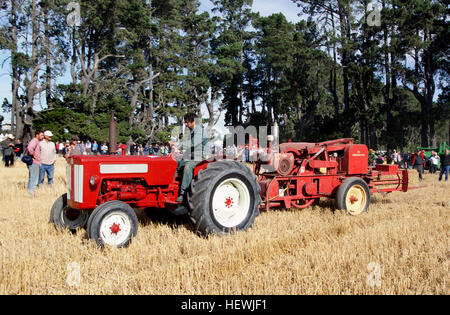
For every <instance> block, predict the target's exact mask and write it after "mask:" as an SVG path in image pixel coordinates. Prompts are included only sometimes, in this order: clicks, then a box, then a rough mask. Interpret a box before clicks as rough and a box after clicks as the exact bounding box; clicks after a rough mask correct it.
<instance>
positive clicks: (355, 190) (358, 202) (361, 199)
mask: <svg viewBox="0 0 450 315" xmlns="http://www.w3.org/2000/svg"><path fill="white" fill-rule="evenodd" d="M366 203H367V194H366V191H365V190H364V188H363V187H362V186H360V185H354V186H352V187H351V188H350V189H349V190H348V193H347V197H346V208H347V211H348V212H349V213H350V214H352V215H358V214H360V213H362V212H363V211H364V209H365V207H366Z"/></svg>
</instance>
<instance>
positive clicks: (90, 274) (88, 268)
mask: <svg viewBox="0 0 450 315" xmlns="http://www.w3.org/2000/svg"><path fill="white" fill-rule="evenodd" d="M27 180H28V170H27V168H26V166H25V164H23V163H22V162H20V161H17V162H16V166H15V167H14V168H9V169H7V168H5V167H4V166H3V164H2V165H1V166H0V201H1V207H0V294H152V295H158V294H164V295H172V294H182V295H184V294H196V295H199V294H230V295H234V294H248V295H253V294H258V295H259V294H263V295H278V294H286V295H291V294H293V295H298V294H448V293H449V282H448V281H449V277H448V274H449V273H448V267H449V257H450V250H449V242H448V241H449V223H450V221H449V214H450V182H438V175H432V174H428V172H427V174H425V175H424V181H423V183H422V184H423V185H425V186H426V187H425V188H423V189H419V190H411V191H409V192H407V193H402V192H394V193H392V194H388V195H387V196H386V197H383V196H381V195H379V194H376V195H373V196H372V202H371V206H370V208H369V211H368V212H367V213H364V214H362V215H361V216H358V217H352V216H349V215H347V214H345V213H342V212H340V211H336V210H335V209H334V203H333V201H332V200H321V202H320V205H319V206H314V207H310V208H307V209H305V210H302V211H299V210H283V211H271V212H262V213H261V215H260V216H259V217H258V218H257V219H256V221H255V224H254V226H253V228H252V229H250V230H248V231H245V232H238V233H236V234H234V235H230V236H226V237H218V236H212V237H209V238H202V237H199V236H197V235H196V234H195V232H194V231H193V230H192V228H191V226H190V224H189V223H188V222H187V221H186V220H183V219H180V218H173V217H172V216H171V215H168V214H166V213H164V212H160V213H155V216H154V217H153V218H147V217H145V215H143V214H142V213H140V212H138V217H139V219H140V221H139V228H138V235H137V237H136V238H135V239H134V240H133V242H132V243H131V245H130V246H129V247H128V248H126V249H114V248H105V249H104V250H99V249H97V247H96V245H95V244H94V243H93V242H92V241H90V240H88V239H87V238H86V232H85V230H82V229H80V230H78V232H77V233H76V234H72V233H70V232H68V231H67V232H61V231H57V230H56V229H55V228H54V227H53V226H52V225H51V224H50V223H49V215H50V208H51V206H52V204H53V202H54V200H55V199H56V198H58V197H59V196H60V195H61V194H63V193H64V192H65V191H66V183H65V160H64V159H62V158H60V159H58V162H57V165H56V172H55V184H54V186H53V188H48V187H43V188H41V189H39V191H38V192H37V194H36V196H35V197H33V198H31V197H28V195H27V191H26V183H27ZM410 185H419V182H418V180H417V173H416V172H415V171H411V172H410Z"/></svg>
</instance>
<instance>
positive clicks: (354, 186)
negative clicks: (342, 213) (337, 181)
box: [336, 177, 370, 215]
mask: <svg viewBox="0 0 450 315" xmlns="http://www.w3.org/2000/svg"><path fill="white" fill-rule="evenodd" d="M336 202H337V208H338V209H340V210H347V213H348V214H351V215H359V214H361V213H363V212H366V211H367V209H368V208H369V204H370V191H369V186H368V185H367V183H366V182H365V181H363V180H362V179H361V178H358V177H350V178H347V179H346V180H344V181H343V182H342V184H341V185H340V186H339V188H338V191H337V195H336Z"/></svg>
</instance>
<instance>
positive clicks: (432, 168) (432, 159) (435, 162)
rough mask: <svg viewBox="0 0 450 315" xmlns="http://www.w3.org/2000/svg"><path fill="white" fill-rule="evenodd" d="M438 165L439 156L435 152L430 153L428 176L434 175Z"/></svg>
mask: <svg viewBox="0 0 450 315" xmlns="http://www.w3.org/2000/svg"><path fill="white" fill-rule="evenodd" d="M438 164H439V156H438V155H437V153H436V152H431V156H430V174H434V173H436V171H437V168H438Z"/></svg>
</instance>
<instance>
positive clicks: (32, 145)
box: [27, 130, 44, 196]
mask: <svg viewBox="0 0 450 315" xmlns="http://www.w3.org/2000/svg"><path fill="white" fill-rule="evenodd" d="M42 139H44V133H43V132H42V131H40V130H36V131H35V132H34V138H33V139H31V141H30V142H29V143H28V146H27V154H28V155H31V156H32V157H33V164H31V165H29V166H28V185H27V188H28V193H29V194H30V196H33V194H34V191H35V190H36V187H37V185H38V184H39V174H40V169H41V146H40V145H39V143H40V142H41V141H42Z"/></svg>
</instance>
